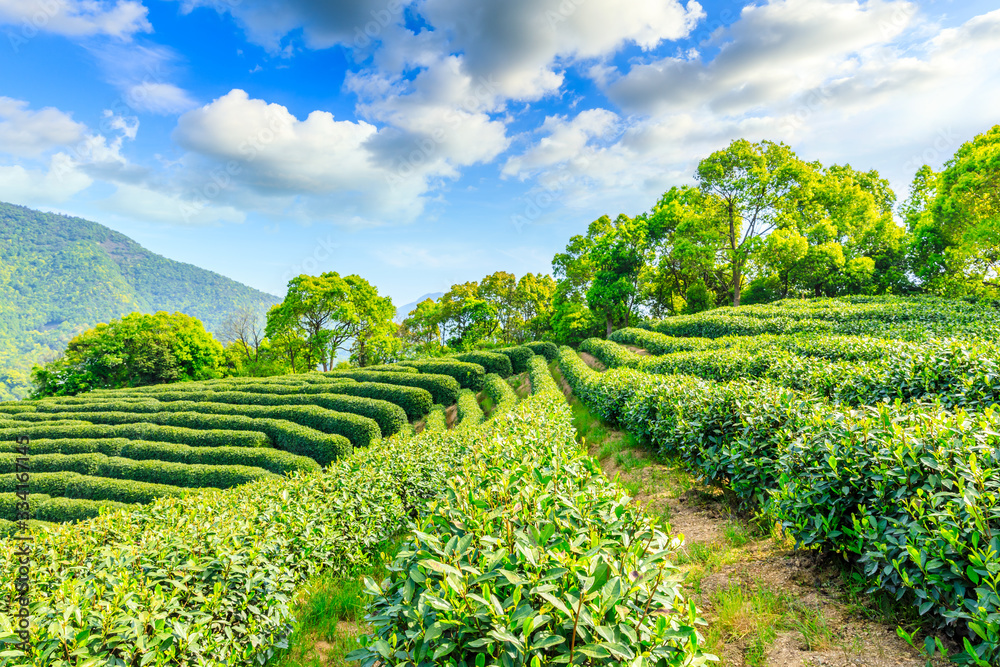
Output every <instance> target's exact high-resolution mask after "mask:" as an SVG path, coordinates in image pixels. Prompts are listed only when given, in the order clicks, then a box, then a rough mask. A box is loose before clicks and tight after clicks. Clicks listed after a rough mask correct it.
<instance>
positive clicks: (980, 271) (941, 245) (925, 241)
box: [911, 125, 1000, 293]
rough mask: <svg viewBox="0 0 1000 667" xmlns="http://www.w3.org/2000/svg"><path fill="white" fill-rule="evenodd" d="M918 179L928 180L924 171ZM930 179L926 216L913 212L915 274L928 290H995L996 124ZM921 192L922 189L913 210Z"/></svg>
mask: <svg viewBox="0 0 1000 667" xmlns="http://www.w3.org/2000/svg"><path fill="white" fill-rule="evenodd" d="M921 177H923V178H924V179H926V180H931V178H932V177H930V176H929V175H928V174H927V173H926V172H925V171H924V172H918V175H917V178H918V179H920V178H921ZM934 180H936V181H937V182H936V185H937V187H936V192H935V195H934V199H933V202H932V203H931V204H930V206H929V213H930V215H926V213H927V209H926V208H925V209H924V210H923V211H920V212H916V211H914V212H913V218H912V220H913V221H914V224H915V229H914V230H913V233H914V236H915V237H916V240H915V246H916V250H917V252H916V258H917V266H916V267H915V269H916V271H917V273H918V274H919V275H920V276H921V277H923V278H924V279H925V280H927V281H928V282H930V283H931V285H932V286H934V283H935V282H938V283H949V282H950V283H952V284H954V285H956V286H961V287H959V288H957V289H952V290H951V291H952V292H959V290H962V291H967V292H972V293H975V292H978V291H982V290H983V288H990V289H993V290H997V289H1000V125H996V126H994V127H993V128H992V129H990V130H989V131H988V132H985V133H983V134H980V135H977V136H976V137H975V138H974V139H973V140H972V141H968V142H966V143H964V144H962V146H961V147H960V148H959V149H958V151H957V152H956V153H955V155H954V156H953V157H952V158H951V159H950V160H948V162H947V163H945V168H944V171H942V172H941V174H940V176H938V177H936V179H934ZM915 186H916V187H917V188H920V187H921V185H920V184H919V183H915ZM926 191H927V185H924V186H923V188H922V189H921V191H919V192H918V193H917V199H918V202H916V203H915V204H914V206H915V207H917V206H919V204H920V203H922V202H921V201H920V200H925V199H926ZM911 199H913V197H912V196H911Z"/></svg>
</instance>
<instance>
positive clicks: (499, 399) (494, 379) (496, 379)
mask: <svg viewBox="0 0 1000 667" xmlns="http://www.w3.org/2000/svg"><path fill="white" fill-rule="evenodd" d="M483 393H485V394H486V395H487V396H489V397H490V400H492V401H493V410H492V412H490V417H491V418H494V417H497V416H498V415H502V414H503V413H505V412H507V411H508V410H512V409H513V408H514V406H516V405H517V403H518V398H517V393H515V392H514V390H513V389H512V388H511V386H510V385H509V384H507V381H506V380H504V379H503V378H502V377H500V376H499V375H497V374H496V373H490V374H489V375H487V376H486V380H485V381H484V382H483Z"/></svg>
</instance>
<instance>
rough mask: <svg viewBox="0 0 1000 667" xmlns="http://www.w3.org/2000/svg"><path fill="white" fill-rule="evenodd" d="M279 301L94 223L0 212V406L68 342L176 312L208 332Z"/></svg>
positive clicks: (18, 210) (9, 207) (4, 208)
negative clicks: (121, 321)
mask: <svg viewBox="0 0 1000 667" xmlns="http://www.w3.org/2000/svg"><path fill="white" fill-rule="evenodd" d="M279 301H281V299H280V298H278V297H276V296H274V295H272V294H266V293H264V292H261V291H258V290H255V289H253V288H251V287H247V286H246V285H243V284H241V283H238V282H236V281H235V280H231V279H229V278H226V277H225V276H221V275H219V274H218V273H213V272H212V271H207V270H205V269H201V268H198V267H197V266H193V265H191V264H184V263H182V262H175V261H173V260H171V259H167V258H166V257H162V256H160V255H157V254H155V253H153V252H150V251H149V250H146V249H145V248H143V247H142V246H141V245H139V244H138V243H136V242H135V241H133V240H132V239H130V238H129V237H127V236H125V235H124V234H120V233H118V232H116V231H114V230H112V229H108V228H107V227H104V226H103V225H99V224H97V223H96V222H91V221H89V220H84V219H82V218H73V217H69V216H64V215H56V214H52V213H42V212H40V211H35V210H32V209H29V208H25V207H23V206H15V205H13V204H5V203H2V202H0V400H9V399H11V398H19V397H22V396H24V395H25V394H26V393H27V390H28V388H29V372H30V370H31V366H32V365H33V364H35V363H41V362H44V361H48V360H50V359H53V358H55V357H56V356H57V355H58V354H59V353H60V352H61V351H62V350H63V349H65V346H66V343H68V342H69V340H70V339H71V338H72V337H73V336H75V335H76V334H77V333H79V332H81V331H84V330H85V329H88V328H90V327H93V326H94V325H96V324H99V323H101V322H108V321H110V320H111V319H114V318H118V317H121V316H123V315H127V314H128V313H132V312H137V311H138V312H142V313H153V312H156V311H158V310H165V311H168V312H174V311H180V312H182V313H185V314H187V315H191V316H193V317H197V318H198V319H200V320H201V321H202V322H203V323H204V324H205V328H206V329H208V330H209V331H215V330H217V328H218V327H219V326H220V325H221V324H222V322H223V321H224V320H225V318H226V317H227V316H228V315H229V313H231V312H232V311H234V310H237V309H239V308H244V307H251V308H268V307H270V306H271V305H272V304H275V303H278V302H279Z"/></svg>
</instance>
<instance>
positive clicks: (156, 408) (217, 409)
mask: <svg viewBox="0 0 1000 667" xmlns="http://www.w3.org/2000/svg"><path fill="white" fill-rule="evenodd" d="M172 413H184V414H191V413H199V414H204V415H205V416H206V417H225V418H229V417H235V418H238V419H240V421H239V424H240V427H238V430H248V431H251V430H259V431H264V432H267V430H265V429H263V428H260V429H254V428H251V426H252V424H250V425H247V424H246V422H245V421H243V420H242V419H241V418H246V419H249V420H251V421H256V420H260V419H271V420H285V421H288V422H291V423H293V424H296V425H298V426H303V427H306V428H309V429H313V430H316V431H319V432H321V433H325V434H335V435H341V436H343V437H345V438H347V439H348V440H350V441H351V443H352V444H354V445H355V446H356V447H367V446H369V445H371V444H372V443H373V442H377V441H378V439H379V438H380V437H381V432H380V431H379V427H378V424H377V423H376V422H375V421H374V420H372V419H369V418H368V417H362V416H361V415H356V414H351V413H348V412H334V411H332V410H327V409H325V408H321V407H318V406H315V405H253V404H232V403H206V402H201V401H169V402H160V401H153V402H146V403H118V402H113V401H109V402H107V403H100V404H95V405H94V406H93V411H91V412H65V413H62V412H32V413H22V414H20V415H17V417H18V418H19V419H24V420H26V421H35V420H39V421H42V420H45V419H59V418H60V417H62V416H72V417H76V418H78V419H82V420H84V421H88V422H91V423H95V424H101V423H104V424H107V423H125V422H137V421H144V422H149V423H172V424H175V425H177V426H192V427H195V428H197V427H198V426H205V425H206V424H208V426H207V427H208V428H213V427H220V428H227V426H225V425H224V424H225V423H226V422H224V421H223V422H214V421H212V420H209V421H206V420H204V419H202V418H196V419H191V420H187V419H185V420H180V421H178V420H174V419H171V418H170V417H169V416H164V415H169V414H172ZM108 414H116V415H119V414H131V415H135V416H136V417H135V418H133V419H129V420H125V419H124V418H116V421H108V417H107V415H108ZM228 428H232V427H231V426H230V427H228ZM275 430H276V431H277V430H278V429H275ZM272 439H274V440H275V444H277V440H276V439H275V438H272ZM279 448H281V449H285V447H282V446H280V445H279ZM288 451H291V450H288Z"/></svg>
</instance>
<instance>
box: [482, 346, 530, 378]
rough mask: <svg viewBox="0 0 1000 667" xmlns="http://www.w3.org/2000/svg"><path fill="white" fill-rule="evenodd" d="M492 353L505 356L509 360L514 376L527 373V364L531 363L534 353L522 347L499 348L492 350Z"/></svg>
mask: <svg viewBox="0 0 1000 667" xmlns="http://www.w3.org/2000/svg"><path fill="white" fill-rule="evenodd" d="M492 352H499V353H500V354H503V355H506V356H507V357H508V358H509V359H510V365H511V367H512V369H513V372H514V374H519V373H527V372H528V362H529V361H531V358H532V357H533V356H535V353H534V352H532V351H531V348H528V347H525V346H523V345H517V346H515V347H501V348H498V349H496V350H492Z"/></svg>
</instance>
